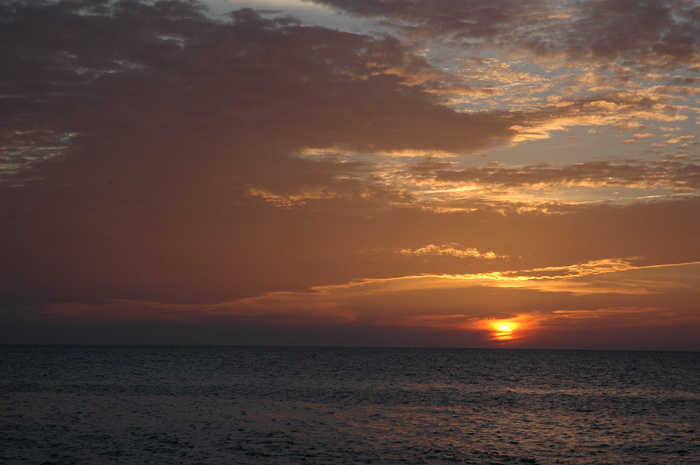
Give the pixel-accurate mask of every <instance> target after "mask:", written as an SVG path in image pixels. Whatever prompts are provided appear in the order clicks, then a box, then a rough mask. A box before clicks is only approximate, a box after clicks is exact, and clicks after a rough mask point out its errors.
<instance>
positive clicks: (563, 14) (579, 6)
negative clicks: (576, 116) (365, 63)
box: [316, 0, 700, 67]
mask: <svg viewBox="0 0 700 465" xmlns="http://www.w3.org/2000/svg"><path fill="white" fill-rule="evenodd" d="M316 3H321V4H325V5H329V6H332V7H334V8H336V9H338V10H341V11H344V12H348V13H351V14H355V15H360V16H365V17H369V18H376V19H378V20H381V21H383V22H385V23H388V24H390V25H392V26H394V27H399V28H403V29H404V30H405V31H406V33H407V34H409V35H410V36H412V37H426V36H427V37H435V38H440V39H449V40H451V41H453V42H454V43H460V44H464V45H469V46H473V47H479V46H481V47H494V48H496V47H502V48H505V49H506V50H509V51H517V50H528V51H530V52H532V53H535V54H538V55H542V56H547V55H549V56H552V55H554V56H556V55H559V54H566V55H568V56H569V57H571V58H572V59H577V60H580V59H583V58H596V59H598V58H606V59H608V60H610V59H616V58H623V59H624V60H625V62H629V63H632V60H633V59H634V58H638V57H641V56H644V60H643V63H644V65H645V64H648V63H653V62H659V63H664V64H666V65H671V64H675V65H678V63H690V62H692V60H693V59H694V57H695V56H696V55H697V53H698V46H700V41H699V40H698V36H699V34H698V30H699V28H700V23H699V22H698V21H699V19H698V15H697V7H696V6H695V7H694V5H692V3H690V2H687V1H684V0H668V1H642V2H639V1H632V0H629V1H620V0H594V1H590V2H584V3H575V4H562V3H560V2H548V1H545V0H528V1H514V0H499V1H497V2H490V3H488V4H484V3H483V2H479V1H472V0H470V1H463V0H444V1H440V2H439V3H438V4H436V3H435V2H433V1H428V0H417V1H413V0H405V1H396V2H372V1H359V2H358V1H347V0H318V1H316ZM644 65H640V66H642V67H643V66H644Z"/></svg>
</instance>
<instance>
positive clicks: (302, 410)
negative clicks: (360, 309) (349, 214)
mask: <svg viewBox="0 0 700 465" xmlns="http://www.w3.org/2000/svg"><path fill="white" fill-rule="evenodd" d="M0 463H3V464H24V463H31V464H370V463H371V464H542V465H545V464H596V465H598V464H634V465H642V464H670V465H676V464H700V353H684V352H607V351H544V350H543V351H534V350H472V349H379V348H377V349H359V348H250V347H249V348H244V347H101V346H99V347H98V346H91V347H85V346H83V347H60V346H0Z"/></svg>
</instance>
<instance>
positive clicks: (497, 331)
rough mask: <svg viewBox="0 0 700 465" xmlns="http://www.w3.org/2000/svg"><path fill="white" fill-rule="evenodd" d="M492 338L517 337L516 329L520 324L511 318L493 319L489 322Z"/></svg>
mask: <svg viewBox="0 0 700 465" xmlns="http://www.w3.org/2000/svg"><path fill="white" fill-rule="evenodd" d="M489 326H490V329H491V332H492V339H494V340H496V341H510V340H512V339H514V338H515V334H514V333H515V331H516V330H517V329H518V327H519V326H520V325H519V324H518V323H516V322H515V321H511V320H493V321H490V322H489Z"/></svg>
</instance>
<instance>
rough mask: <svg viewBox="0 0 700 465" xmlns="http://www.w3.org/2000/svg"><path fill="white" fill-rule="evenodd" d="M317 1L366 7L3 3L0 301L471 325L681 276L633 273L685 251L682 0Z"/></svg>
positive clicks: (56, 311)
mask: <svg viewBox="0 0 700 465" xmlns="http://www.w3.org/2000/svg"><path fill="white" fill-rule="evenodd" d="M322 3H323V4H326V5H331V6H334V7H335V8H338V9H340V10H342V11H345V12H350V13H352V14H357V15H361V16H363V17H365V18H371V19H372V20H378V21H379V22H380V23H381V25H378V24H379V23H373V22H370V21H368V22H366V23H364V26H365V27H363V28H361V29H357V30H364V31H366V32H365V33H358V32H350V31H347V30H342V29H331V28H325V27H321V26H313V25H308V24H303V23H302V22H301V21H300V20H298V19H295V18H293V17H291V16H288V15H287V13H285V12H284V11H275V12H271V11H254V10H252V9H240V10H237V11H234V12H232V13H231V14H229V15H227V16H224V17H214V16H213V15H212V14H211V13H210V12H208V11H207V10H206V9H205V8H204V7H203V6H202V5H201V4H198V3H195V2H179V1H159V2H139V1H97V2H93V1H37V2H34V1H32V2H30V1H8V2H4V3H2V5H0V17H2V18H3V20H2V21H3V22H2V24H3V40H2V41H1V43H0V62H2V63H3V66H0V82H1V83H2V85H1V86H0V104H1V105H2V106H3V112H2V117H1V121H0V139H1V141H0V256H2V257H3V260H2V265H0V266H2V269H3V271H4V272H5V273H4V276H6V278H5V279H3V280H2V282H0V298H1V299H2V314H1V315H4V316H8V315H9V316H8V318H15V317H17V318H19V319H20V320H21V319H22V318H24V316H21V317H18V316H17V315H20V314H21V315H25V314H26V316H27V320H26V321H29V320H31V318H33V317H34V316H36V317H37V318H39V319H41V318H44V320H42V321H45V322H49V323H51V322H54V323H56V324H58V322H59V320H60V321H64V322H65V321H70V322H72V323H71V324H75V325H78V324H79V323H80V322H87V323H90V324H92V323H95V324H98V325H101V324H107V323H109V322H113V323H114V324H115V325H117V324H118V325H121V324H131V323H129V322H136V323H134V324H142V325H146V326H147V327H149V328H150V327H151V326H149V325H157V324H158V322H160V321H162V322H168V324H171V323H172V324H174V325H176V324H182V325H185V326H186V325H188V324H192V325H195V326H196V325H205V326H206V325H215V324H214V323H212V322H219V321H222V322H228V323H227V324H230V325H232V326H235V327H239V328H242V327H244V326H245V327H252V326H255V325H258V324H259V325H260V326H259V327H260V328H261V327H267V328H269V327H271V325H272V326H274V325H277V326H276V327H278V328H284V327H285V325H287V326H294V325H297V327H300V326H305V327H308V328H312V327H314V325H317V326H316V327H319V328H320V327H324V328H328V327H331V326H333V325H335V326H336V327H339V326H343V325H348V326H347V327H349V326H352V325H355V327H359V326H362V325H364V326H362V327H363V328H380V327H381V328H384V329H386V328H391V327H399V326H401V327H402V328H404V329H405V328H409V327H410V328H415V327H420V328H429V327H430V325H427V324H426V325H424V326H420V324H418V323H417V322H418V321H421V320H425V321H428V320H431V321H434V322H436V321H438V320H440V321H442V322H443V323H445V324H447V323H446V322H448V321H449V322H458V323H459V324H457V326H458V327H459V329H460V330H464V331H467V332H469V334H470V335H472V336H474V335H475V334H476V335H478V334H481V333H480V331H483V329H479V330H477V329H474V327H472V326H469V325H470V324H471V322H472V319H475V318H476V319H479V318H497V317H498V318H516V317H517V315H520V314H523V315H530V316H531V317H532V315H534V313H533V312H535V311H542V312H544V314H546V315H550V313H551V311H552V310H553V309H558V310H561V309H574V310H595V309H603V308H623V307H624V308H637V307H639V308H641V307H644V305H643V304H641V303H639V301H638V299H639V298H638V297H635V292H636V291H635V289H638V290H640V289H641V290H640V291H639V292H637V294H640V295H642V294H643V295H644V297H645V298H646V297H649V296H651V297H650V298H652V299H656V296H658V295H662V294H663V292H662V291H663V289H666V287H667V288H668V289H670V290H668V292H669V293H670V294H673V297H674V299H676V294H674V293H681V292H690V291H687V289H685V288H682V286H681V287H673V286H672V285H671V284H672V282H671V284H667V282H666V281H665V280H662V279H659V283H663V286H662V285H661V284H659V285H657V286H654V285H653V283H652V281H653V280H650V279H646V278H644V277H641V278H640V281H639V282H635V281H634V280H632V279H631V278H630V279H627V277H628V276H631V274H632V273H633V272H635V270H637V271H639V270H641V269H647V267H652V266H656V265H668V264H673V263H684V262H694V261H697V260H700V249H698V242H697V240H696V239H695V238H696V237H697V236H698V234H700V220H699V219H698V217H697V215H692V214H690V212H695V211H697V209H698V198H697V189H698V179H699V178H698V177H699V176H700V174H699V173H698V169H697V153H696V152H695V148H696V145H694V144H695V139H694V138H693V136H692V135H691V132H692V128H693V126H692V124H693V123H694V118H695V116H697V115H696V114H695V112H696V109H695V108H694V107H693V106H694V102H693V101H692V97H693V91H692V90H690V89H691V88H692V87H693V86H694V85H695V84H696V83H697V81H696V79H697V76H696V75H695V74H696V72H697V70H696V69H695V68H693V63H694V62H693V57H694V56H695V54H696V53H697V40H696V39H695V38H694V37H695V35H694V33H695V31H696V27H697V19H698V17H697V14H696V13H697V11H696V10H691V9H690V5H689V4H688V3H687V2H681V1H674V2H657V3H655V4H652V3H651V2H642V3H641V4H637V5H638V7H637V8H636V10H635V9H633V5H632V3H630V2H590V3H588V4H583V3H581V4H579V3H576V4H574V5H571V6H569V5H568V4H559V5H558V6H557V4H555V3H552V2H546V1H532V2H520V1H505V0H501V1H497V2H496V3H489V4H485V3H484V2H473V1H464V2H456V1H455V2H453V1H444V2H439V5H438V6H437V7H436V4H435V3H434V2H424V1H421V0H416V1H399V2H340V1H338V2H335V1H328V2H322ZM608 13H610V16H606V14H608ZM654 15H656V16H657V17H655V16H654ZM625 18H627V20H628V21H629V24H626V23H624V21H625ZM597 19H601V21H600V22H596V20H597ZM589 26H590V27H592V28H593V29H594V31H595V32H593V33H589V32H588V29H587V28H588V27H589ZM641 26H644V27H645V28H646V29H645V31H646V32H644V33H643V34H641V35H639V36H634V35H633V34H632V32H634V31H635V30H636V29H639V28H640V27H641ZM36 31H41V34H38V33H36ZM586 40H591V41H597V42H595V47H593V48H591V49H590V50H588V49H585V48H584V47H583V46H582V45H581V44H582V43H583V42H585V41H586ZM683 41H685V45H682V42H683ZM642 56H645V57H647V58H646V59H645V60H641V59H640V57H642ZM601 57H605V60H601V61H599V62H596V60H599V59H600V58H601ZM613 60H614V61H615V63H610V62H611V61H613ZM663 128H665V129H663ZM587 130H589V131H587ZM566 132H568V133H567V134H564V133H566ZM650 135H651V137H650ZM568 136H575V137H576V138H578V139H576V140H577V141H579V142H578V144H579V145H576V146H575V148H574V149H573V150H569V149H570V148H571V147H572V144H571V143H570V142H567V144H568V145H560V144H561V143H562V142H561V141H563V140H567V141H570V140H573V139H570V138H568ZM610 140H614V141H615V142H614V143H609V141H610ZM626 140H631V141H635V143H634V144H623V142H624V141H626ZM649 142H657V143H658V144H657V145H650V144H649ZM545 143H551V145H538V144H545ZM558 144H559V145H558ZM586 144H588V145H586ZM591 147H593V148H591ZM497 149H500V151H499V150H497ZM511 149H513V151H512V152H510V154H507V155H503V153H505V152H506V151H507V150H511ZM540 150H541V152H539V151H540ZM586 151H587V152H586ZM514 152H517V154H515V155H513V153H514ZM584 152H585V153H584ZM533 154H534V155H533ZM533 158H534V159H535V160H534V161H533ZM618 193H619V194H618ZM589 194H590V196H588V195H589ZM652 196H656V197H652ZM618 200H619V201H618ZM610 257H638V258H635V259H634V261H629V260H628V259H626V260H628V261H625V260H621V259H618V260H617V261H616V260H613V259H611V258H610ZM606 260H607V261H606ZM572 264H574V265H572ZM633 268H634V269H633ZM638 269H639V270H638ZM603 271H607V272H606V273H603ZM639 272H640V273H641V272H642V271H639ZM604 276H617V277H619V279H616V280H612V281H608V280H606V278H604ZM623 278H624V279H623ZM677 279H678V282H683V283H685V282H686V281H685V279H686V278H685V276H682V277H677ZM640 283H641V284H640ZM635 286H639V287H638V288H635ZM660 286H661V287H660ZM664 286H666V287H664ZM662 288H663V289H662ZM681 288H682V289H681ZM664 292H665V291H664ZM491 293H495V294H496V296H495V297H494V296H493V295H492V294H491ZM691 294H692V293H691ZM438 295H439V297H440V299H437V298H436V297H437V296H438ZM602 295H605V296H606V299H610V301H607V300H606V301H605V302H603V301H602V300H600V299H602V297H600V296H602ZM555 296H556V297H561V296H565V298H566V302H564V303H561V304H555ZM620 296H622V297H620ZM693 296H694V294H693ZM442 299H444V300H442ZM539 299H543V300H539ZM586 299H592V300H586ZM595 299H599V300H595ZM678 301H679V300H678ZM436 302H440V303H441V305H442V304H443V303H444V309H436V310H435V311H434V313H433V312H431V311H427V310H426V309H430V308H432V309H435V306H436ZM465 302H467V303H466V304H465ZM537 302H540V303H537ZM582 302H583V303H582ZM674 302H676V300H674ZM568 304H571V305H570V306H569V305H568ZM668 305H669V306H670V305H671V304H668ZM678 305H680V304H678ZM678 305H677V306H678ZM465 306H466V307H467V308H465ZM653 306H654V307H659V308H661V307H664V305H662V304H660V303H659V302H655V303H654V304H653ZM651 307H652V305H651V304H650V308H651ZM674 308H675V307H674ZM375 310H376V312H375ZM17 312H19V313H17ZM52 318H53V319H52ZM533 318H534V317H533ZM17 321H19V320H17ZM22 321H25V320H22ZM49 323H46V324H47V326H46V327H45V328H47V330H50V325H49ZM87 323H86V324H87ZM18 324H19V323H18ZM21 324H24V323H21ZM52 324H53V323H52ZM164 324H165V323H164ZM436 324H437V323H436ZM222 325H223V323H222ZM246 325H252V326H246ZM266 325H267V326H266ZM392 325H394V326H392ZM460 325H461V326H460ZM146 326H144V327H146ZM13 327H14V326H13ZM27 327H31V326H27ZM76 327H77V326H76ZM472 330H473V331H475V332H471V331H472ZM261 331H262V330H261ZM280 331H281V330H280ZM382 331H383V330H382ZM6 333H7V331H6ZM242 333H243V330H241V331H239V332H237V333H236V334H237V335H238V336H240V335H241V334H242ZM66 334H67V333H66ZM255 334H262V333H260V332H258V333H255ZM275 334H279V332H276V333H275ZM304 334H308V333H304ZM377 334H379V333H377ZM402 334H408V333H402ZM455 337H456V336H455ZM470 337H471V336H470ZM479 337H480V336H479ZM474 338H475V339H471V340H473V341H479V340H481V339H479V338H478V337H477V336H474ZM455 340H456V339H455Z"/></svg>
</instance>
